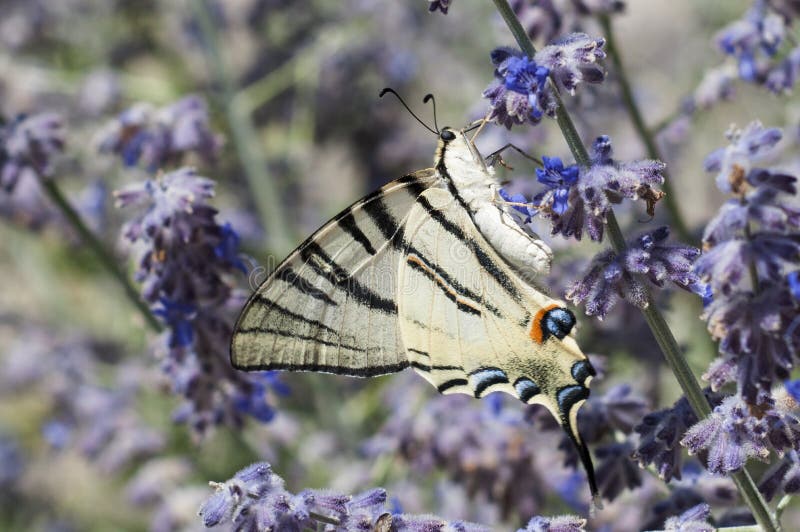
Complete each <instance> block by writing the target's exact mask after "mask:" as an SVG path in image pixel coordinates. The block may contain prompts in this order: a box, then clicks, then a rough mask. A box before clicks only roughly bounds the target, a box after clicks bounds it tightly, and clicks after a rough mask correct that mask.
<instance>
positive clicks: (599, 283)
mask: <svg viewBox="0 0 800 532" xmlns="http://www.w3.org/2000/svg"><path fill="white" fill-rule="evenodd" d="M668 236H669V230H668V228H667V227H661V228H659V229H656V230H655V231H651V232H649V233H645V234H643V235H641V236H639V237H638V238H636V239H635V240H633V241H632V242H630V243H629V245H628V248H627V249H626V250H625V251H624V252H623V253H622V254H621V255H619V254H617V253H616V252H615V251H613V250H606V251H603V252H601V253H599V254H598V255H596V256H595V257H594V258H593V259H592V262H591V265H590V266H589V269H588V271H587V272H586V273H585V274H584V277H583V279H581V280H580V281H577V282H575V283H574V284H573V285H572V287H571V288H570V289H569V290H568V291H567V294H566V297H567V299H569V300H570V301H572V302H574V303H575V304H581V303H583V304H585V305H586V314H587V315H589V316H593V315H596V316H598V317H599V318H603V317H604V316H605V315H606V314H607V313H608V312H609V311H610V310H611V308H613V307H614V305H615V304H616V303H617V301H618V300H619V299H624V300H626V301H628V302H629V303H631V304H633V305H635V306H637V307H639V308H646V307H647V306H648V305H649V303H650V301H649V300H648V298H647V293H648V292H647V288H646V286H645V284H644V282H643V281H644V280H648V281H650V284H652V285H654V286H657V287H663V286H664V283H665V282H666V281H671V282H673V283H675V284H676V285H678V286H679V287H681V288H683V289H684V290H691V287H692V286H694V285H695V284H696V283H697V281H698V278H697V276H696V275H695V274H694V273H693V272H692V262H693V261H694V259H695V258H696V257H697V256H698V255H699V254H700V250H698V249H696V248H693V247H691V246H684V245H681V244H675V245H665V244H664V243H663V242H664V241H665V240H666V239H667V237H668Z"/></svg>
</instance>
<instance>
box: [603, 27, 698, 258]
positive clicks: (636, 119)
mask: <svg viewBox="0 0 800 532" xmlns="http://www.w3.org/2000/svg"><path fill="white" fill-rule="evenodd" d="M599 19H600V25H601V26H602V27H603V31H604V33H605V38H606V50H607V51H608V56H609V57H610V58H611V62H612V63H614V68H615V70H616V74H617V82H618V83H619V88H620V91H621V92H622V101H623V103H624V104H625V108H626V109H627V110H628V115H630V118H631V122H633V127H634V129H635V130H636V133H637V134H638V135H639V139H640V140H641V141H642V143H644V146H645V149H646V150H647V156H648V157H650V158H651V159H657V160H659V161H662V160H664V158H663V157H662V156H661V151H660V150H659V149H658V145H657V144H656V141H655V138H654V136H653V134H652V132H651V131H650V129H649V128H648V127H647V125H645V123H644V118H643V117H642V112H641V110H640V109H639V106H638V105H637V104H636V99H635V98H634V96H633V89H632V88H631V83H630V80H629V79H628V75H627V73H626V71H625V65H624V63H623V62H622V55H621V54H620V51H619V48H618V47H617V41H616V37H615V35H614V31H613V28H612V26H611V18H610V17H609V16H608V15H600V17H599ZM662 175H663V176H664V184H663V186H662V188H663V191H664V193H665V194H666V196H664V206H665V207H666V208H667V211H668V212H669V216H670V220H671V221H672V227H673V228H674V229H675V232H676V233H677V234H678V237H679V238H680V239H681V240H682V241H684V242H686V243H689V244H696V243H697V242H696V238H695V237H694V236H693V235H692V233H691V231H689V229H688V227H687V226H686V222H684V220H683V217H682V216H681V212H680V207H678V203H677V197H676V196H675V194H674V192H673V188H672V180H671V179H670V177H669V174H667V172H666V170H665V171H663V172H662Z"/></svg>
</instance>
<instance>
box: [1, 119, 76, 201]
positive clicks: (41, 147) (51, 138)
mask: <svg viewBox="0 0 800 532" xmlns="http://www.w3.org/2000/svg"><path fill="white" fill-rule="evenodd" d="M63 148H64V126H63V123H62V121H61V118H60V117H59V116H58V115H56V114H54V113H42V114H37V115H32V116H29V117H25V116H22V115H21V116H19V117H18V118H17V119H16V120H13V121H12V122H11V123H9V124H6V125H5V126H3V127H0V188H2V189H5V190H6V191H7V192H11V191H12V190H13V189H14V186H15V185H16V184H17V181H19V179H20V176H21V175H22V174H23V172H30V171H33V172H35V173H36V174H38V175H40V176H44V177H49V176H50V174H51V173H52V171H53V160H54V158H55V157H56V156H57V155H58V154H60V153H61V151H62V150H63Z"/></svg>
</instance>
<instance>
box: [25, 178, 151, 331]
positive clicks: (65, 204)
mask: <svg viewBox="0 0 800 532" xmlns="http://www.w3.org/2000/svg"><path fill="white" fill-rule="evenodd" d="M39 182H40V183H41V184H42V188H43V189H44V191H45V193H46V194H47V197H48V198H50V200H51V201H52V202H53V203H55V204H56V206H57V207H58V210H60V211H61V213H62V214H63V215H64V217H65V218H66V219H67V221H68V222H69V224H70V225H71V226H72V228H73V229H75V231H76V232H77V233H78V235H80V237H81V240H83V242H84V243H85V244H86V245H87V246H89V249H91V250H92V252H93V253H94V254H95V255H96V256H97V258H98V259H99V260H100V263H101V264H102V265H103V267H105V269H106V270H108V273H110V274H111V276H112V277H114V279H116V280H117V281H118V282H119V284H120V285H121V286H122V289H123V290H124V291H125V295H126V296H128V299H129V300H130V301H131V303H133V305H134V306H135V307H136V308H137V309H138V310H139V312H140V313H141V315H142V317H143V318H144V320H145V322H146V323H147V325H148V326H149V327H150V328H151V329H153V330H154V331H155V332H161V331H162V330H164V327H163V326H162V325H161V323H160V322H159V321H158V319H156V317H155V316H153V313H152V312H151V311H150V307H148V306H147V304H146V303H145V302H144V301H142V299H141V297H139V291H138V290H137V289H136V287H135V286H134V285H133V283H131V281H130V279H128V276H127V274H126V273H125V272H124V271H123V270H122V269H121V268H120V267H119V263H118V262H117V260H116V259H115V258H114V256H113V255H112V254H111V252H109V251H108V250H107V249H106V247H105V246H104V245H103V243H102V242H101V241H100V239H98V238H97V236H96V235H95V234H94V233H93V232H92V231H91V230H90V229H89V227H88V226H87V225H86V224H85V223H84V222H83V219H81V216H80V214H78V212H77V211H76V210H75V209H74V208H73V207H72V205H70V203H69V201H67V198H66V197H64V194H63V193H62V192H61V189H59V188H58V186H57V185H56V184H55V182H54V181H53V180H51V179H47V178H44V177H41V176H39Z"/></svg>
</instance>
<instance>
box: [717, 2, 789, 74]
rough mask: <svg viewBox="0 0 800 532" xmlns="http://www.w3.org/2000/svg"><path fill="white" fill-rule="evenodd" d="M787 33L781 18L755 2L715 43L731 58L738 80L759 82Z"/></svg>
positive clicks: (763, 4) (718, 35)
mask: <svg viewBox="0 0 800 532" xmlns="http://www.w3.org/2000/svg"><path fill="white" fill-rule="evenodd" d="M785 33H786V27H785V21H784V18H783V17H782V16H780V15H778V14H775V13H771V12H769V10H768V9H767V5H766V3H765V2H756V3H755V5H754V6H753V7H752V8H751V9H750V10H748V11H747V13H746V14H745V16H744V17H743V18H741V19H739V20H736V21H735V22H733V23H731V24H730V25H728V26H726V27H725V28H723V29H722V30H720V31H719V32H718V33H717V35H716V38H715V40H716V43H717V46H718V47H719V49H720V51H722V52H723V53H725V54H726V55H730V56H733V57H735V58H736V59H737V61H738V64H739V77H740V78H742V79H743V80H745V81H750V82H759V83H760V82H762V81H763V79H764V70H765V68H766V65H765V64H764V60H763V59H762V56H764V57H766V58H768V57H771V56H773V55H775V53H776V52H777V50H778V47H779V46H780V44H781V42H782V41H783V38H784V36H785Z"/></svg>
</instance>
